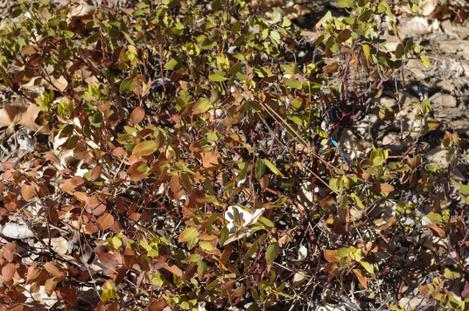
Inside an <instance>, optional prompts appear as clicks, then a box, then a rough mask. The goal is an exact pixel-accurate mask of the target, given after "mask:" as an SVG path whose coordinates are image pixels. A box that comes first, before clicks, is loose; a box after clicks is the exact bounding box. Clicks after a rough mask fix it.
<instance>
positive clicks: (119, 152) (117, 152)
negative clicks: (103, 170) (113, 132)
mask: <svg viewBox="0 0 469 311" xmlns="http://www.w3.org/2000/svg"><path fill="white" fill-rule="evenodd" d="M126 154H127V152H125V149H124V148H122V147H117V148H114V149H112V155H113V156H115V157H118V158H122V157H124V156H125V155H126Z"/></svg>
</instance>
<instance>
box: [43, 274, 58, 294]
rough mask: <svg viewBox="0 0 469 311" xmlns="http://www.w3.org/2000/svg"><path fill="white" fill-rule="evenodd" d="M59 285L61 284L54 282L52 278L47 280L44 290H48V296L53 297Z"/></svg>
mask: <svg viewBox="0 0 469 311" xmlns="http://www.w3.org/2000/svg"><path fill="white" fill-rule="evenodd" d="M58 283H59V282H58V281H56V280H54V278H50V279H47V280H46V283H45V284H44V289H45V290H46V293H47V295H49V296H50V295H52V293H53V292H54V289H55V288H56V287H57V284H58Z"/></svg>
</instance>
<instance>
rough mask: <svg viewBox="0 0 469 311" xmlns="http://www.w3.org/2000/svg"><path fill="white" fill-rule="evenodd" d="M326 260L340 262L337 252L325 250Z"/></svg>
mask: <svg viewBox="0 0 469 311" xmlns="http://www.w3.org/2000/svg"><path fill="white" fill-rule="evenodd" d="M324 259H326V260H327V262H339V258H338V257H337V250H332V249H325V250H324Z"/></svg>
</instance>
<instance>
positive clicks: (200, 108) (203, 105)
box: [192, 97, 212, 114]
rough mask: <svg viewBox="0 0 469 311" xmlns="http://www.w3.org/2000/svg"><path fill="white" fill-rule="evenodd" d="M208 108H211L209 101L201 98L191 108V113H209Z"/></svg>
mask: <svg viewBox="0 0 469 311" xmlns="http://www.w3.org/2000/svg"><path fill="white" fill-rule="evenodd" d="M210 108H212V104H211V103H210V100H209V99H208V98H206V97H202V98H200V99H199V100H198V101H197V102H196V103H195V105H194V107H193V108H192V113H193V114H201V113H204V112H207V111H209V110H210Z"/></svg>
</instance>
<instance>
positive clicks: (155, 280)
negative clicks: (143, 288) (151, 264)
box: [150, 273, 164, 287]
mask: <svg viewBox="0 0 469 311" xmlns="http://www.w3.org/2000/svg"><path fill="white" fill-rule="evenodd" d="M150 281H151V285H153V286H157V287H161V286H163V284H164V282H163V280H162V279H161V275H160V274H159V273H154V274H153V275H152V276H151V280H150Z"/></svg>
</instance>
